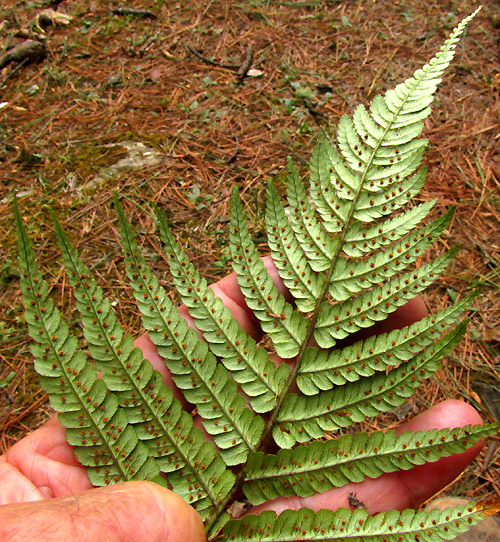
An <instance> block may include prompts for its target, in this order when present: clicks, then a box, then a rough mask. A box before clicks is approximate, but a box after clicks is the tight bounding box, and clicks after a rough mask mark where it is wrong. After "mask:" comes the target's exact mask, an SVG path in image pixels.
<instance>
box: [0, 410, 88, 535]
mask: <svg viewBox="0 0 500 542" xmlns="http://www.w3.org/2000/svg"><path fill="white" fill-rule="evenodd" d="M91 487H92V486H91V484H90V481H89V478H88V476H87V473H86V470H85V468H84V467H82V466H81V465H80V464H79V463H78V462H77V460H76V458H75V456H74V454H73V448H72V447H71V446H70V445H69V444H68V443H67V442H66V436H65V429H64V427H62V425H61V424H60V423H59V422H58V420H57V416H54V417H53V418H51V419H50V420H49V422H47V424H45V425H44V426H43V427H41V428H40V429H37V430H36V431H34V432H33V433H30V434H29V435H28V436H27V437H25V438H24V439H22V440H20V441H19V442H18V443H16V444H15V445H14V446H12V448H10V449H9V450H8V451H7V453H6V454H5V455H4V456H2V457H1V458H0V504H10V503H18V502H26V501H34V500H41V499H49V498H52V497H61V496H66V495H71V494H74V493H79V492H81V491H84V490H86V489H89V488H91ZM0 540H1V538H0Z"/></svg>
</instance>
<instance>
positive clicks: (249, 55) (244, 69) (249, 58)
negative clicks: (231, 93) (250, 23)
mask: <svg viewBox="0 0 500 542" xmlns="http://www.w3.org/2000/svg"><path fill="white" fill-rule="evenodd" d="M252 62H253V47H252V45H249V46H248V47H247V52H246V55H245V59H244V60H243V63H242V64H241V66H240V67H239V68H238V77H239V78H240V81H241V80H242V79H244V78H245V77H246V75H247V73H248V70H249V69H250V68H251V67H252Z"/></svg>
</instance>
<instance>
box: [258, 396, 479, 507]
mask: <svg viewBox="0 0 500 542" xmlns="http://www.w3.org/2000/svg"><path fill="white" fill-rule="evenodd" d="M479 423H482V420H481V417H480V416H479V414H478V413H477V412H476V410H475V409H474V408H472V407H471V406H469V405H467V404H466V403H462V402H461V401H453V400H450V401H445V402H443V403H440V404H438V405H436V406H434V407H432V408H430V409H429V410H428V411H426V412H424V413H422V414H420V415H419V416H417V417H415V418H414V419H413V420H410V421H409V422H407V423H406V424H403V425H402V426H401V427H400V428H399V429H398V432H403V431H407V430H409V431H420V430H426V429H443V428H445V427H450V428H454V427H461V426H464V425H468V424H472V425H476V424H479ZM481 447H482V443H478V444H476V445H475V446H474V447H473V448H471V449H469V450H467V451H466V452H465V453H463V454H456V455H453V456H451V457H446V458H442V459H440V460H439V461H437V462H435V463H426V464H425V465H422V466H418V467H414V468H413V469H411V470H409V471H399V472H394V473H389V474H384V475H382V476H380V477H379V478H377V479H367V480H365V481H363V482H361V483H358V484H348V485H347V486H344V487H341V488H335V489H331V490H329V491H326V492H325V493H321V494H319V495H313V496H311V497H305V498H301V497H286V498H279V499H275V500H274V501H271V502H269V503H266V504H263V505H260V506H256V507H254V508H252V509H251V510H250V513H252V514H253V513H260V512H261V511H263V510H275V511H276V512H277V513H280V512H282V511H283V510H285V509H287V508H294V509H297V508H301V507H307V508H312V509H313V510H320V509H321V508H328V509H330V510H336V509H337V508H339V507H344V508H348V507H349V501H348V498H347V496H348V494H349V493H353V494H355V495H356V498H357V499H358V500H360V501H361V502H362V503H364V504H365V505H366V507H367V509H368V510H369V512H370V513H372V514H373V513H376V512H380V511H383V510H403V509H405V508H413V507H416V506H419V505H420V504H422V503H423V502H424V501H426V500H427V499H428V498H430V497H431V496H432V495H434V494H435V493H437V492H438V491H439V490H440V489H442V488H443V487H445V486H446V485H448V484H449V483H450V482H451V481H453V480H454V479H455V478H456V477H457V476H458V475H459V474H460V473H461V472H462V471H463V470H464V469H465V467H466V466H467V465H468V464H469V463H470V462H471V461H472V460H473V459H474V457H476V455H477V454H478V453H479V451H480V449H481Z"/></svg>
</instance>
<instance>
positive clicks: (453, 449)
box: [243, 425, 497, 504]
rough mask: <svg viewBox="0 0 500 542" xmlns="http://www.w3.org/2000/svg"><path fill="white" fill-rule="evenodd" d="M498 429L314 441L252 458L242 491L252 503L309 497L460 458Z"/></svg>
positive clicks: (488, 427) (376, 434) (373, 434)
mask: <svg viewBox="0 0 500 542" xmlns="http://www.w3.org/2000/svg"><path fill="white" fill-rule="evenodd" d="M496 429H497V427H496V425H495V426H493V425H490V426H487V425H485V426H475V427H470V426H468V427H463V428H462V427H460V428H458V429H454V430H450V429H442V430H437V429H435V430H432V431H418V432H416V433H413V432H411V431H407V432H405V433H402V434H401V435H400V436H397V435H396V432H395V431H387V432H382V431H377V432H375V433H372V434H370V435H368V434H366V433H357V434H356V435H352V434H348V435H344V436H343V437H340V438H338V439H335V440H327V441H315V442H312V443H311V444H309V445H307V446H298V447H297V448H294V449H293V450H280V451H279V452H278V454H277V455H272V454H264V453H262V452H258V453H252V454H251V455H250V457H249V458H248V466H247V469H246V477H245V483H244V485H243V491H244V492H245V495H246V497H247V499H248V500H249V502H250V503H252V504H261V503H263V502H266V501H267V500H270V499H275V498H277V497H280V496H300V497H307V496H310V495H314V494H315V493H322V492H324V491H327V490H329V489H332V488H334V487H342V486H344V485H346V484H348V483H350V482H362V481H363V480H365V479H366V478H377V477H378V476H380V475H382V474H384V473H387V472H395V471H397V470H400V469H401V470H408V469H411V468H412V467H414V466H415V465H423V464H424V463H426V462H433V461H437V460H438V459H440V458H441V457H448V456H450V455H452V454H455V453H462V452H464V451H465V450H466V449H467V448H468V447H469V446H470V444H471V443H472V442H478V441H479V440H481V439H482V438H485V437H487V436H489V435H490V434H491V431H492V430H494V431H495V430H496Z"/></svg>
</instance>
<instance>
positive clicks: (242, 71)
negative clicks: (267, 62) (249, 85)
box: [183, 42, 253, 81]
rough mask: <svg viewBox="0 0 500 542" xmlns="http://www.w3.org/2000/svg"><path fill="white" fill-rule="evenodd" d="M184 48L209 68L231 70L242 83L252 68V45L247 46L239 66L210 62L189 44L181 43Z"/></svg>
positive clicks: (209, 59)
mask: <svg viewBox="0 0 500 542" xmlns="http://www.w3.org/2000/svg"><path fill="white" fill-rule="evenodd" d="M183 44H184V47H185V48H186V49H187V50H188V51H189V52H190V53H191V54H193V55H194V56H195V57H196V58H198V59H199V60H201V61H202V62H203V63H204V64H208V65H209V66H215V67H217V68H223V69H225V70H231V71H233V72H236V73H237V74H238V78H239V80H240V81H242V80H243V79H244V78H245V77H246V75H247V73H248V70H249V69H250V68H251V67H252V63H253V47H252V45H249V46H248V47H247V50H246V54H245V58H244V59H243V62H242V63H241V64H239V65H235V64H224V63H223V62H217V61H216V60H212V59H211V58H207V57H206V56H203V55H202V54H200V53H199V52H198V51H197V50H196V49H195V48H194V47H192V46H191V45H189V43H186V42H183Z"/></svg>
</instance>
